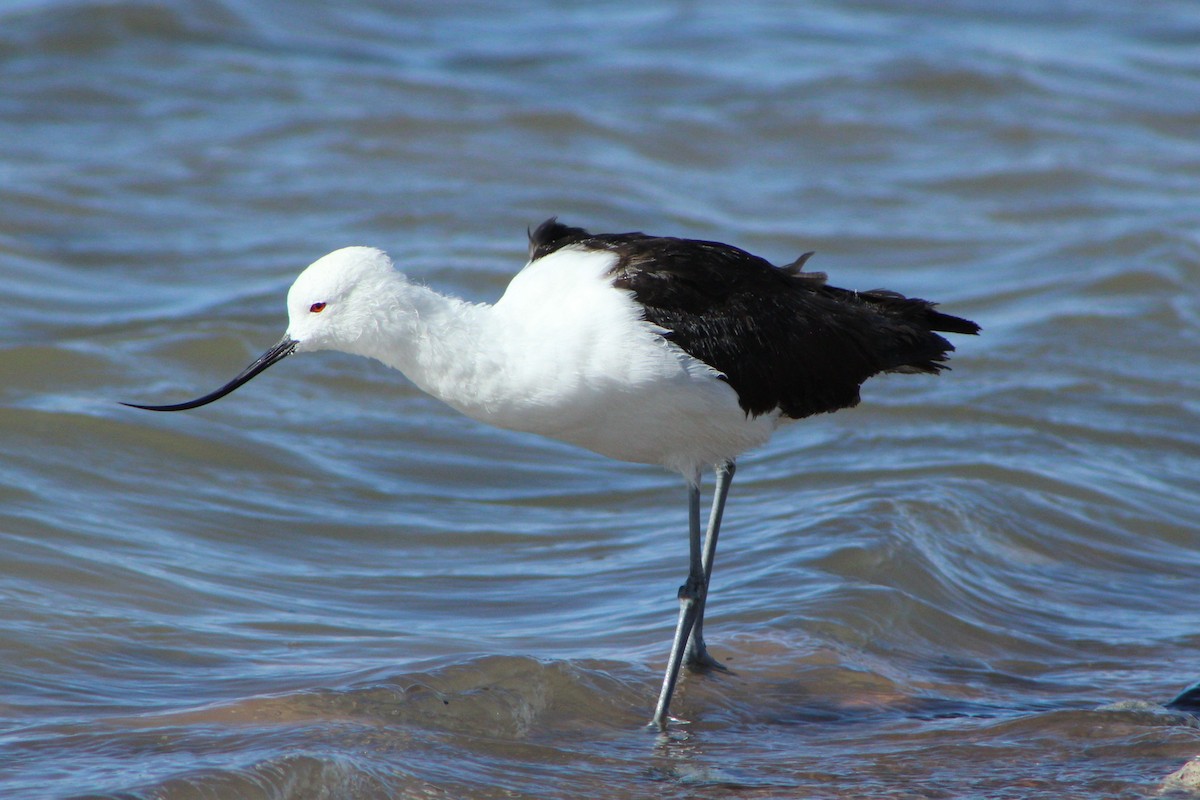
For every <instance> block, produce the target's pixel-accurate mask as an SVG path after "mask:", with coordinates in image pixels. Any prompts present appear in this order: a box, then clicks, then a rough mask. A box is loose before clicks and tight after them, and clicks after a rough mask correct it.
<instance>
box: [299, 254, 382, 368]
mask: <svg viewBox="0 0 1200 800" xmlns="http://www.w3.org/2000/svg"><path fill="white" fill-rule="evenodd" d="M398 280H399V281H403V277H402V276H401V275H400V274H399V273H398V272H396V270H395V268H394V267H393V266H392V260H391V259H390V258H388V256H387V254H386V253H384V252H383V251H382V250H376V249H375V248H373V247H344V248H342V249H341V250H335V251H333V252H332V253H330V254H329V255H327V256H323V257H321V258H319V259H317V260H316V261H314V262H313V263H312V264H311V265H310V266H309V267H308V268H307V269H305V270H304V271H303V272H301V273H300V275H299V277H297V278H296V282H295V283H293V284H292V288H291V289H290V290H289V291H288V296H287V309H288V329H287V335H288V338H290V339H292V340H293V341H295V342H296V349H297V350H344V351H350V352H353V351H354V350H355V349H356V348H355V345H356V344H357V343H359V342H360V341H361V339H362V338H363V337H364V336H366V335H368V334H369V332H370V331H371V330H373V329H375V328H376V327H377V326H378V324H379V313H380V311H381V308H380V306H381V304H382V303H384V302H386V301H387V298H388V297H389V296H394V295H389V293H388V292H386V291H385V287H386V286H387V285H388V284H389V283H395V282H396V281H398Z"/></svg>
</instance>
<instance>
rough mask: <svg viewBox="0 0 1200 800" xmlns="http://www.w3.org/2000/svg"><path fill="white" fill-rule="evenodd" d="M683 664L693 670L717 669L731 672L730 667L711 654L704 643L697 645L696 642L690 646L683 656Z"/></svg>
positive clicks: (692, 642)
mask: <svg viewBox="0 0 1200 800" xmlns="http://www.w3.org/2000/svg"><path fill="white" fill-rule="evenodd" d="M683 663H684V664H687V666H688V669H692V670H708V669H715V670H719V671H720V672H728V671H729V668H728V667H726V666H725V665H724V664H722V663H721V662H720V661H717V660H716V659H715V658H713V657H712V655H710V654H709V652H708V648H707V647H705V646H704V642H700V643H697V642H696V641H695V640H693V641H691V642H690V643H689V644H688V649H687V652H686V653H684V656H683Z"/></svg>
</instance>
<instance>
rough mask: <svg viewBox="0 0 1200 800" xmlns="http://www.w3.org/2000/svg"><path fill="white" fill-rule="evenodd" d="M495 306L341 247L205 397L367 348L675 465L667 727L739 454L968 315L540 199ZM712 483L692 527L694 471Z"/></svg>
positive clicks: (941, 343) (483, 410) (958, 330)
mask: <svg viewBox="0 0 1200 800" xmlns="http://www.w3.org/2000/svg"><path fill="white" fill-rule="evenodd" d="M527 235H528V239H529V260H528V262H527V263H526V265H525V266H524V267H523V268H522V269H521V270H520V271H519V272H517V274H516V275H515V276H514V277H513V278H512V280H511V282H510V283H509V285H508V287H507V288H506V289H505V291H504V293H503V295H502V296H501V297H500V298H499V299H498V300H497V301H496V302H495V303H493V304H488V303H471V302H467V301H465V300H462V299H459V298H456V297H452V296H447V295H445V294H442V293H440V292H438V291H435V290H434V289H431V288H429V287H427V286H425V285H423V284H421V283H418V282H414V281H412V280H410V279H409V278H408V277H406V276H405V275H404V274H403V273H402V272H401V271H399V270H398V269H397V268H396V267H395V266H394V264H393V262H392V260H391V258H390V257H389V256H388V255H387V254H386V253H384V252H383V251H382V250H378V249H375V248H370V247H358V246H355V247H346V248H342V249H340V250H336V251H334V252H332V253H329V254H328V255H326V256H323V257H322V258H320V259H318V260H317V261H315V262H313V263H312V264H311V265H310V266H308V267H307V268H306V269H304V270H303V271H302V272H301V273H300V275H299V276H298V277H297V278H296V280H295V282H294V283H293V284H292V287H291V289H290V290H289V291H288V294H287V313H288V326H287V330H286V333H285V335H284V336H283V338H282V339H281V340H280V341H279V342H278V343H277V344H275V345H274V346H273V347H271V348H269V349H268V350H267V351H266V352H264V353H263V354H262V355H261V356H259V357H258V358H257V359H256V360H255V361H254V362H253V363H251V364H250V365H249V366H248V367H246V368H245V369H244V370H243V371H242V372H240V373H239V374H238V375H236V376H235V377H234V378H233V379H232V380H230V381H229V382H228V383H226V384H225V385H224V386H222V387H220V388H218V389H216V390H215V391H212V392H210V393H209V394H206V395H204V396H202V397H198V398H196V399H194V400H190V401H187V402H181V403H174V404H168V405H145V404H137V403H125V404H124V405H128V406H131V407H133V408H140V409H146V410H150V411H183V410H187V409H194V408H199V407H200V406H204V405H207V404H208V403H211V402H214V401H215V400H218V399H220V398H222V397H224V396H226V395H227V394H229V393H230V392H232V391H234V390H235V389H237V388H238V387H239V386H242V385H243V384H245V383H246V382H247V381H249V380H251V379H252V378H254V377H255V376H256V375H258V374H260V373H261V372H263V371H264V370H266V369H267V368H269V367H271V366H272V365H274V364H277V363H279V362H280V361H282V360H283V359H285V358H287V357H289V356H291V355H293V354H295V353H302V352H308V351H319V350H336V351H342V352H346V353H352V354H356V355H361V356H366V357H369V358H373V359H375V360H377V361H380V362H382V363H383V364H385V365H387V366H389V367H393V368H395V369H397V370H399V371H400V372H402V373H404V375H406V376H407V377H408V379H409V380H411V381H412V382H413V383H414V384H416V386H418V387H419V388H420V389H422V390H424V391H425V392H427V393H429V394H430V395H432V396H434V397H436V398H439V399H440V400H442V401H444V402H445V403H446V404H448V405H449V406H451V407H453V408H454V409H457V410H458V411H460V412H461V413H463V414H465V415H467V416H468V417H471V418H473V419H476V420H480V421H483V422H486V423H490V424H492V425H495V426H498V427H500V428H505V429H509V430H515V431H524V432H530V433H537V434H541V435H543V436H547V437H550V438H553V439H558V440H561V441H565V442H569V443H571V444H574V445H577V446H579V447H582V448H585V449H588V450H591V451H594V452H596V453H600V454H602V455H604V456H608V457H610V458H613V459H617V460H620V461H627V462H634V463H639V464H651V465H658V466H661V467H664V468H666V469H667V470H669V471H672V472H676V473H678V474H679V475H681V476H682V478H683V481H684V483H685V484H686V487H687V496H688V572H687V577H686V579H685V581H684V583H683V585H682V586H680V588H679V591H678V600H679V614H678V619H677V622H676V627H675V633H674V637H673V640H672V644H671V650H670V655H669V658H668V660H667V666H666V670H665V672H664V675H663V682H662V686H661V689H660V690H659V693H658V700H657V703H656V704H655V708H654V713H653V717H652V719H651V722H650V725H651V726H652V727H656V728H658V729H659V730H663V731H665V730H666V729H667V727H668V722H669V720H671V719H674V718H673V717H671V716H670V703H671V698H672V696H673V694H674V691H675V687H676V685H677V683H678V680H679V676H680V672H681V669H682V666H683V665H684V664H687V665H689V666H690V667H693V668H695V669H704V668H714V669H724V667H723V666H722V665H721V664H720V662H719V661H717V660H716V659H715V658H714V657H713V656H712V655H711V654H710V653H709V651H708V648H707V646H706V644H705V641H704V611H705V605H706V602H707V598H708V587H709V583H710V580H711V578H712V571H713V562H714V558H715V554H716V547H717V538H718V535H719V531H720V526H721V519H722V516H723V514H724V509H725V504H726V499H727V497H728V494H729V490H730V486H731V483H732V480H733V476H734V472H735V468H736V460H737V458H738V457H739V456H740V455H741V454H743V453H744V452H746V451H747V450H751V449H753V448H755V447H758V446H760V445H762V444H764V443H765V442H767V440H768V439H769V438H770V437H771V435H772V434H773V433H774V432H775V430H777V429H778V428H779V427H780V426H781V425H783V424H784V423H787V422H791V421H794V420H798V419H802V418H805V417H809V416H812V415H814V414H821V413H828V412H833V411H838V410H840V409H845V408H850V407H853V406H855V405H857V404H858V402H859V400H860V391H859V390H860V387H861V385H862V384H863V382H864V381H866V380H867V379H868V378H870V377H872V376H875V375H877V374H880V373H886V372H897V373H927V374H932V375H936V374H938V373H939V372H941V371H942V370H944V369H947V368H948V367H947V365H946V363H945V362H946V360H947V358H948V357H949V354H950V353H951V352H952V351H953V350H954V346H953V345H952V344H951V343H950V342H949V341H948V340H947V339H945V338H944V337H943V336H941V335H939V334H940V333H954V334H977V333H978V332H979V331H980V327H979V325H977V324H976V323H975V322H972V321H970V320H967V319H964V318H961V317H956V316H951V315H949V314H945V313H942V312H940V311H938V310H937V308H936V304H935V303H931V302H929V301H926V300H922V299H919V298H911V297H906V296H904V295H902V294H899V293H897V292H893V291H888V290H883V289H875V290H870V291H852V290H848V289H841V288H837V287H835V286H833V285H831V284H829V282H828V280H827V276H826V275H825V274H824V273H821V272H811V271H806V270H805V269H804V267H805V265H806V262H807V261H808V259H809V257H810V256H811V255H812V253H805V254H804V255H802V256H800V257H799V258H798V259H796V260H795V261H793V262H791V263H789V264H784V265H782V266H776V265H773V264H772V263H771V262H769V261H768V260H766V259H764V258H761V257H759V256H756V255H753V254H751V253H749V252H747V251H746V250H743V249H741V248H738V247H735V246H733V245H728V244H723V243H721V242H715V241H704V240H699V239H688V238H677V237H670V236H652V235H648V234H645V233H641V232H630V233H608V234H592V233H589V232H588V231H587V230H585V229H583V228H579V227H573V226H570V225H567V224H565V223H562V222H559V221H558V219H557V218H556V217H551V218H550V219H548V220H546V221H545V222H543V223H542V224H540V225H538V226H537V227H536V228H535V229H533V230H528V229H527ZM709 469H712V470H713V473H714V476H715V485H714V489H713V497H712V501H711V502H712V505H711V509H710V511H709V514H708V520H707V524H706V526H705V528H704V530H703V531H702V530H701V519H700V513H701V508H700V487H701V479H702V475H703V474H705V473H706V472H707V471H708V470H709Z"/></svg>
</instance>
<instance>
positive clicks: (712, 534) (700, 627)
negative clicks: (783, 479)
mask: <svg viewBox="0 0 1200 800" xmlns="http://www.w3.org/2000/svg"><path fill="white" fill-rule="evenodd" d="M736 469H737V465H736V464H734V462H733V459H730V460H729V461H726V462H725V463H723V464H719V465H718V466H717V469H716V473H717V485H716V488H715V489H713V501H712V513H711V514H710V515H709V517H708V531H707V532H706V533H705V534H704V554H703V558H702V563H701V566H702V568H703V569H704V588H703V589H702V590H701V591H700V597H699V598H697V601H696V622H695V624H693V625H692V636H691V638H690V639H689V640H688V648H687V652H686V653H685V655H684V662H685V663H686V664H687V665H688V666H691V667H711V668H715V669H725V667H724V665H722V664H721V662H720V661H717V660H716V659H715V658H713V657H712V656H711V655H709V653H708V648H707V647H705V646H704V605H705V601H706V600H707V599H708V582H709V581H710V580H712V570H713V559H714V558H715V557H716V555H717V534H719V533H720V532H721V517H722V516H723V515H724V513H725V498H726V497H728V496H729V486H730V484H731V483H733V473H734V471H735V470H736Z"/></svg>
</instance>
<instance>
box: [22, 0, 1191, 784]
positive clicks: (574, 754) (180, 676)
mask: <svg viewBox="0 0 1200 800" xmlns="http://www.w3.org/2000/svg"><path fill="white" fill-rule="evenodd" d="M1197 41H1200V8H1197V7H1196V6H1195V5H1194V4H1192V3H1189V2H1166V1H1165V0H1153V1H1152V2H1147V3H1140V4H1137V5H1136V6H1130V7H1129V8H1127V9H1126V8H1124V7H1117V6H1111V5H1109V4H1103V3H1074V4H1067V5H1062V4H1058V5H1053V4H1052V5H1049V6H1048V5H1045V4H1041V3H1027V2H1017V3H1009V4H1004V5H1002V6H996V5H995V4H984V3H973V2H952V3H939V4H933V3H881V2H870V1H866V2H855V3H848V4H847V3H812V4H802V5H796V4H774V3H765V2H764V3H741V4H715V3H704V2H679V3H662V4H646V3H632V2H628V0H613V2H607V3H592V4H587V5H577V6H571V5H561V4H555V3H548V2H531V3H526V4H523V5H519V6H513V7H510V8H499V7H496V6H493V5H491V4H468V3H464V4H455V3H451V4H443V5H440V6H433V5H432V4H393V3H381V2H348V3H340V4H327V3H315V2H293V3H289V4H288V5H287V6H286V8H283V7H276V6H273V5H270V4H257V3H252V2H249V0H191V1H190V2H182V1H181V0H180V1H178V2H176V1H175V0H143V1H142V2H133V1H132V0H114V1H113V2H54V1H53V0H28V1H27V2H10V3H8V4H6V5H4V6H3V7H0V276H2V277H3V282H4V288H5V292H6V297H7V302H6V303H5V305H4V310H3V316H2V317H0V331H2V334H3V335H2V337H0V347H2V349H0V379H2V380H0V385H2V386H3V392H2V398H3V399H2V402H0V476H2V480H0V604H2V608H3V613H2V614H0V796H3V797H5V798H80V797H121V798H128V797H139V798H156V799H162V800H178V799H181V798H256V797H261V798H323V797H335V798H348V797H350V798H352V797H363V798H375V797H401V798H405V797H418V796H419V797H434V798H466V797H470V798H499V797H564V798H565V797H571V798H575V797H604V798H625V797H628V798H643V797H680V798H683V797H688V798H691V797H712V798H725V797H753V798H776V797H778V798H795V797H806V798H808V797H837V798H842V797H846V798H849V797H856V798H857V797H872V798H875V797H878V798H913V797H922V798H943V797H944V798H964V797H981V798H982V797H986V798H998V797H1004V798H1021V799H1022V800H1024V799H1025V798H1070V797H1079V798H1084V797H1087V798H1095V797H1147V796H1153V795H1154V794H1155V793H1156V792H1159V791H1167V792H1168V793H1170V792H1176V793H1179V795H1180V796H1187V794H1186V791H1187V787H1189V786H1190V787H1192V789H1193V790H1194V787H1195V786H1196V785H1200V781H1198V780H1197V779H1196V778H1195V777H1194V775H1193V774H1192V773H1193V772H1194V771H1195V770H1194V769H1193V770H1192V771H1187V770H1184V771H1180V770H1181V768H1183V767H1184V766H1185V764H1187V762H1188V761H1189V760H1190V759H1191V758H1192V757H1193V756H1196V755H1197V754H1198V753H1200V730H1198V723H1197V717H1196V716H1195V714H1194V713H1192V710H1189V707H1188V706H1187V705H1186V704H1183V705H1180V704H1177V705H1176V706H1173V707H1168V704H1169V703H1170V701H1171V700H1172V698H1174V697H1175V696H1176V695H1178V694H1179V693H1180V692H1182V691H1183V690H1185V689H1186V688H1187V687H1189V686H1190V685H1192V684H1194V683H1195V682H1196V681H1197V680H1200V614H1198V613H1197V611H1196V601H1195V598H1196V597H1197V596H1200V525H1198V524H1197V517H1196V511H1195V509H1196V508H1197V507H1198V506H1200V479H1198V478H1197V475H1200V402H1198V401H1197V397H1198V396H1200V392H1198V389H1200V368H1198V366H1197V353H1198V352H1200V350H1198V344H1200V294H1198V292H1197V289H1196V287H1197V286H1198V285H1200V238H1198V235H1197V230H1198V221H1200V199H1198V198H1200V192H1198V191H1197V187H1198V186H1200V137H1198V136H1197V131H1198V130H1200V113H1197V110H1196V109H1197V107H1198V106H1197V103H1196V102H1195V101H1196V99H1197V97H1200V49H1198V48H1197V47H1196V42H1197ZM551 215H558V216H560V218H562V219H563V220H564V221H566V222H568V223H571V224H578V225H584V226H587V227H589V228H592V229H594V230H599V231H623V230H646V231H649V232H652V233H659V234H667V235H678V236H691V237H698V238H707V239H718V240H722V241H728V242H731V243H734V244H737V245H739V246H742V247H745V248H747V249H749V250H751V251H753V252H756V253H759V254H761V255H763V256H765V257H767V258H770V259H771V260H773V261H774V262H776V263H786V262H789V261H791V260H792V259H794V258H795V257H796V256H797V255H798V254H799V253H801V252H805V251H808V250H816V251H817V255H816V256H814V258H813V260H812V261H810V262H809V264H810V267H811V268H812V269H814V270H823V271H826V272H828V273H829V274H830V276H831V281H832V282H833V283H835V284H837V285H842V286H848V287H850V288H859V289H869V288H874V287H877V286H885V287H887V288H891V289H895V290H898V291H902V292H905V293H906V294H911V295H916V296H921V297H927V298H930V299H934V300H937V301H939V302H940V303H942V305H943V308H944V309H945V310H947V311H949V312H950V313H954V314H960V315H963V316H967V317H970V318H972V319H975V320H978V321H979V322H980V323H981V324H982V325H983V326H984V333H983V335H982V336H980V337H979V338H978V339H975V338H969V339H968V338H966V337H959V341H958V344H959V351H958V352H957V353H956V354H955V357H954V360H953V362H952V365H953V370H952V371H951V372H949V373H946V374H944V375H943V376H941V377H939V378H936V379H934V378H927V377H924V376H903V375H899V376H886V377H883V378H878V379H875V380H873V381H872V382H870V383H868V384H867V386H866V387H865V388H864V392H863V394H864V402H863V404H862V406H860V407H859V408H857V409H854V410H852V411H843V412H839V413H838V414H835V415H829V416H823V417H819V418H813V419H810V420H806V421H804V422H802V423H799V424H797V425H795V426H793V427H791V428H788V429H786V430H784V431H783V432H781V433H780V434H779V435H778V436H777V437H776V438H775V439H774V440H773V441H772V443H771V444H770V445H768V446H767V447H765V448H763V449H762V450H760V451H758V452H755V453H752V454H748V455H747V456H746V457H745V458H743V459H742V461H741V463H740V466H739V471H738V474H737V480H736V482H735V484H734V489H733V496H732V499H731V502H730V506H729V508H728V511H727V514H726V523H725V526H724V528H723V533H722V544H721V551H720V552H719V553H718V557H717V565H716V571H715V575H714V579H713V587H712V594H711V596H710V599H709V615H708V618H709V622H708V625H707V626H706V634H707V638H708V641H709V645H710V648H711V649H712V651H713V654H714V655H715V656H716V657H717V658H719V659H721V660H722V661H723V662H725V663H726V664H727V665H728V666H729V667H730V668H731V671H730V672H728V673H708V674H689V675H687V676H685V678H684V680H683V683H682V685H681V687H680V690H679V693H678V695H677V699H676V702H675V704H674V706H673V711H674V712H675V713H676V714H677V715H678V716H679V717H680V718H681V719H682V720H683V721H682V722H680V723H678V724H676V725H674V726H673V727H672V729H671V731H670V734H669V735H667V736H665V737H664V736H657V735H656V734H654V733H653V732H651V731H648V730H647V729H645V728H644V727H643V726H644V723H645V722H646V721H647V720H648V718H649V715H650V712H651V710H652V705H653V700H654V697H655V694H656V691H657V686H658V682H659V680H660V676H661V670H662V668H663V666H664V663H665V660H666V655H667V647H668V644H669V639H670V635H671V630H672V627H673V624H674V615H675V608H676V603H675V592H676V589H677V587H678V586H679V583H680V582H681V581H682V579H683V577H684V573H685V570H686V566H685V563H686V537H685V524H686V513H685V506H684V491H683V488H682V486H681V484H680V482H679V481H678V478H677V477H676V476H672V475H669V474H666V473H662V472H660V471H657V470H654V469H650V468H644V467H638V466H633V465H627V464H619V463H613V462H609V461H606V460H604V459H602V458H600V457H598V456H594V455H592V454H589V453H584V452H581V451H577V450H574V449H572V448H570V447H568V446H565V445H561V444H558V443H555V442H551V441H546V440H541V439H538V438H536V437H530V436H524V435H519V434H513V433H506V432H502V431H497V430H493V429H490V428H487V427H485V426H483V425H480V424H477V423H474V422H471V421H468V420H465V419H463V418H461V417H459V416H458V415H456V414H455V413H454V412H453V411H451V410H450V409H448V408H446V407H444V406H442V405H441V404H439V403H438V402H436V401H434V400H431V399H429V398H427V397H425V396H424V395H422V394H421V393H420V392H419V391H418V390H417V389H415V388H414V387H413V386H412V385H411V384H409V383H407V382H406V380H405V379H404V378H403V377H402V376H400V375H398V374H396V373H393V372H390V371H388V370H386V369H385V368H383V367H382V366H380V365H379V364H376V363H372V362H366V361H363V360H356V359H354V358H352V357H349V356H341V355H334V354H315V355H306V356H303V357H297V358H294V359H289V360H288V361H287V362H286V363H285V364H283V365H281V366H278V367H275V368H273V369H272V370H271V371H270V372H269V373H268V374H266V375H264V376H262V377H260V378H258V379H257V380H256V381H255V382H254V383H253V384H251V385H249V386H247V387H245V388H243V389H241V390H239V392H238V393H237V394H235V395H233V396H231V397H229V398H227V399H225V400H223V401H221V402H220V403H217V404H215V405H212V406H209V407H207V408H205V409H203V410H199V411H195V412H190V413H188V414H175V415H152V414H147V413H144V412H137V411H134V410H131V409H127V408H124V407H122V406H120V405H118V401H120V400H129V401H135V402H138V401H140V402H169V401H173V400H178V399H185V398H190V397H194V396H197V395H199V394H201V393H203V392H206V391H208V390H210V389H212V388H215V387H216V386H218V385H220V384H221V383H223V382H224V381H225V380H227V379H228V378H230V377H232V375H233V374H235V373H236V372H237V371H238V370H240V369H241V368H242V367H243V366H245V364H247V363H249V361H250V360H251V359H252V358H253V357H254V356H256V355H257V354H258V353H259V352H261V351H262V350H263V349H265V348H266V347H267V346H269V345H270V344H272V343H273V342H275V341H277V340H278V338H279V336H280V335H281V334H282V332H283V328H284V325H285V322H286V315H285V312H284V306H283V298H284V295H285V292H286V289H287V286H288V285H289V283H290V281H291V279H292V278H293V277H294V276H295V274H296V273H298V272H299V271H300V270H301V269H302V268H303V267H304V266H305V265H307V264H308V263H309V262H311V261H313V260H314V259H316V258H317V257H319V256H320V255H322V254H323V253H325V252H328V251H330V250H333V249H335V248H338V247H341V246H344V245H350V244H369V245H374V246H379V247H383V248H385V249H387V250H389V252H391V254H392V255H393V257H394V258H395V259H396V261H397V263H398V264H399V265H400V266H401V267H402V268H403V269H404V270H405V271H406V272H407V273H408V274H409V275H410V276H412V277H413V278H414V279H416V280H420V281H423V282H426V283H428V284H430V285H432V286H435V287H437V288H439V289H441V290H443V291H446V292H452V293H456V294H459V295H462V296H465V297H467V298H469V299H471V300H479V301H491V300H494V299H495V298H497V297H498V296H499V295H500V293H501V292H502V291H503V288H504V286H505V285H506V283H507V281H508V279H509V277H510V276H511V275H512V274H513V273H514V272H515V271H516V270H518V269H519V268H520V266H521V265H522V264H523V262H524V258H525V246H526V244H525V230H526V228H527V227H528V226H530V225H536V224H537V223H538V222H540V221H541V220H543V219H545V218H546V217H548V216H551ZM1169 776H1170V777H1169Z"/></svg>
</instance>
